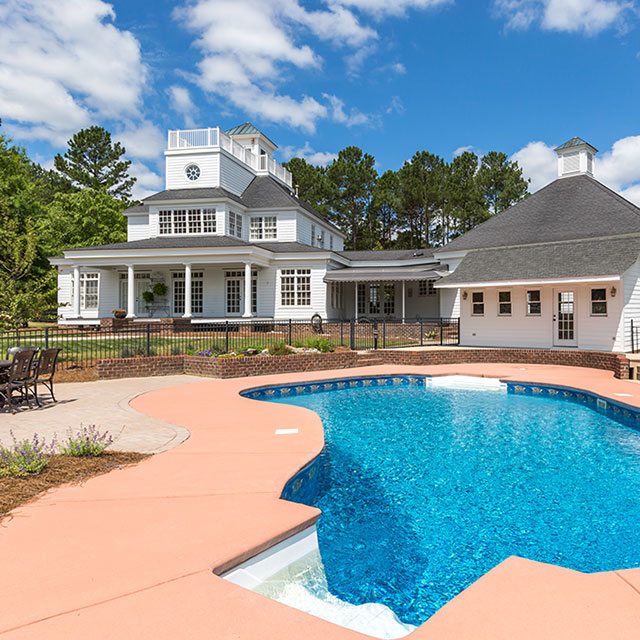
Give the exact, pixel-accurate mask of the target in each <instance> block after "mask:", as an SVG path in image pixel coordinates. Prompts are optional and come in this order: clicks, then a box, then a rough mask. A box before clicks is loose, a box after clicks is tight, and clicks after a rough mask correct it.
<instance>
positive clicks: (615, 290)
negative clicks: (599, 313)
mask: <svg viewBox="0 0 640 640" xmlns="http://www.w3.org/2000/svg"><path fill="white" fill-rule="evenodd" d="M616 293H618V290H617V289H616V288H615V287H611V297H612V298H615V297H616Z"/></svg>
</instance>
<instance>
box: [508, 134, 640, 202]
mask: <svg viewBox="0 0 640 640" xmlns="http://www.w3.org/2000/svg"><path fill="white" fill-rule="evenodd" d="M554 147H555V145H548V144H546V143H544V142H530V143H529V144H528V145H526V146H525V147H523V148H522V149H520V150H519V151H517V152H516V153H514V154H513V156H511V159H512V160H516V161H517V162H518V163H519V164H520V166H521V167H522V168H523V173H524V175H525V177H527V178H531V191H532V192H533V191H537V190H538V189H540V188H542V187H544V186H545V185H547V184H549V183H550V182H552V181H553V180H555V179H556V178H557V176H558V165H557V159H556V154H555V151H554ZM594 175H595V177H596V179H598V180H600V181H601V182H602V183H604V184H606V185H607V186H608V187H610V188H611V189H613V190H614V191H617V192H618V193H620V194H621V195H623V196H624V197H625V198H627V199H629V200H631V201H632V202H634V203H635V204H637V205H640V135H638V136H628V137H626V138H621V139H620V140H617V141H616V142H614V143H613V145H612V147H611V149H609V150H606V151H604V152H602V153H600V154H598V156H597V157H596V162H595V168H594Z"/></svg>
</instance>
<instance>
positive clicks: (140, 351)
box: [0, 318, 459, 369]
mask: <svg viewBox="0 0 640 640" xmlns="http://www.w3.org/2000/svg"><path fill="white" fill-rule="evenodd" d="M458 342H459V320H458V319H457V318H425V319H422V320H417V321H416V320H412V321H407V322H401V321H399V320H398V321H395V320H394V321H389V320H381V321H360V322H357V321H354V320H344V321H339V320H338V321H333V320H331V321H323V322H322V323H318V324H314V323H311V322H309V321H306V320H284V321H273V320H256V321H234V320H228V321H222V322H210V323H200V324H191V325H188V326H179V325H177V326H173V325H167V324H162V323H157V322H156V323H153V322H149V323H144V322H135V323H132V324H130V325H126V326H124V327H122V328H117V329H114V328H105V327H98V326H96V327H95V328H71V327H70V328H66V327H49V328H45V329H17V330H15V331H2V332H0V359H1V358H2V357H4V353H5V352H6V350H7V349H8V348H9V347H13V346H23V347H39V348H51V347H59V348H60V349H62V352H61V354H60V359H59V363H60V366H61V367H62V368H63V369H72V368H86V367H92V366H94V365H95V363H96V362H97V361H98V360H102V359H105V358H128V357H136V356H160V355H182V354H189V355H197V354H200V353H202V354H205V355H218V354H228V353H244V352H246V351H247V350H255V351H263V350H264V349H270V348H271V349H272V348H274V347H277V346H279V345H290V346H294V347H309V348H317V349H320V350H321V351H331V350H334V349H335V348H337V347H345V348H349V349H354V350H365V349H390V348H394V347H418V346H440V345H457V344H458Z"/></svg>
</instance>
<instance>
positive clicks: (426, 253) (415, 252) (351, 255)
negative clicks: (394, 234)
mask: <svg viewBox="0 0 640 640" xmlns="http://www.w3.org/2000/svg"><path fill="white" fill-rule="evenodd" d="M338 253H339V254H340V255H341V256H343V257H345V258H348V259H349V260H356V261H357V260H413V259H416V260H417V259H420V258H424V259H430V258H433V249H386V250H382V251H374V250H371V251H339V252H338Z"/></svg>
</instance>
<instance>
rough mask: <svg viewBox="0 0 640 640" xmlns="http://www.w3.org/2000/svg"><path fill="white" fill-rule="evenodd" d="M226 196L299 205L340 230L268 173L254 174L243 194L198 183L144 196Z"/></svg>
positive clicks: (252, 205) (258, 203) (247, 202)
mask: <svg viewBox="0 0 640 640" xmlns="http://www.w3.org/2000/svg"><path fill="white" fill-rule="evenodd" d="M223 198H229V199H231V200H234V201H235V202H238V203H239V204H241V205H243V206H245V207H247V209H279V208H281V209H291V208H292V207H299V208H301V209H304V210H305V211H306V212H307V213H309V214H311V215H312V216H314V217H315V218H317V219H318V220H321V221H322V222H324V223H325V224H328V225H329V226H331V227H333V228H334V229H335V230H336V231H340V230H339V229H338V228H337V227H336V226H335V225H334V224H332V223H331V222H330V221H329V220H327V218H325V217H324V216H323V215H322V214H321V213H319V212H318V211H316V210H315V209H314V208H313V207H312V206H311V205H310V204H309V203H308V202H305V201H304V200H300V198H296V197H295V196H294V195H293V194H292V193H291V192H290V191H289V190H288V189H287V188H286V187H285V186H284V185H282V184H280V183H279V182H278V181H277V180H274V179H273V178H272V177H271V176H256V177H255V178H254V179H253V180H252V181H251V182H250V183H249V186H248V187H247V188H246V189H245V190H244V191H243V193H242V196H237V195H236V194H235V193H231V191H227V190H226V189H223V188H222V187H200V188H189V189H166V190H165V191H160V192H159V193H154V194H153V195H152V196H149V197H148V198H145V200H144V201H145V204H146V203H160V202H172V201H174V200H176V201H180V200H219V199H223Z"/></svg>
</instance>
